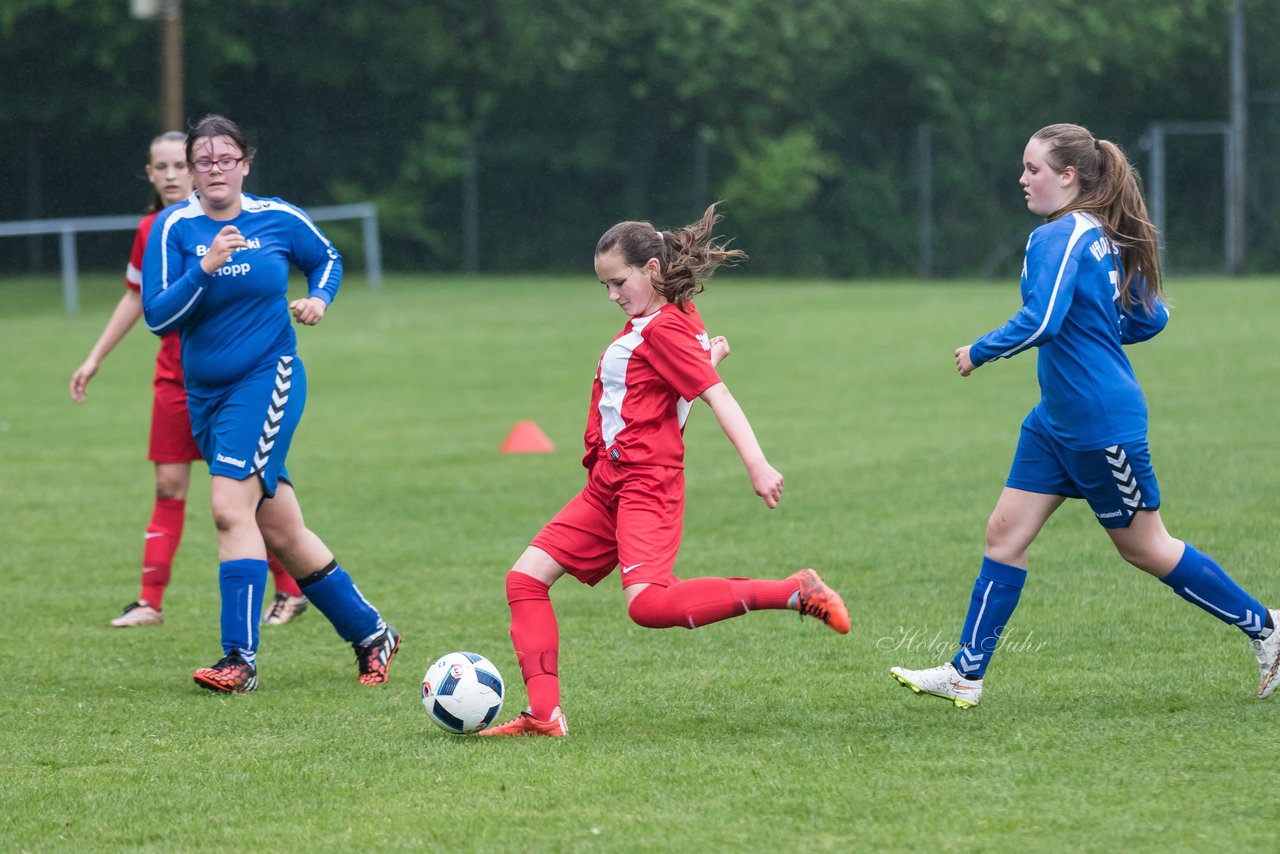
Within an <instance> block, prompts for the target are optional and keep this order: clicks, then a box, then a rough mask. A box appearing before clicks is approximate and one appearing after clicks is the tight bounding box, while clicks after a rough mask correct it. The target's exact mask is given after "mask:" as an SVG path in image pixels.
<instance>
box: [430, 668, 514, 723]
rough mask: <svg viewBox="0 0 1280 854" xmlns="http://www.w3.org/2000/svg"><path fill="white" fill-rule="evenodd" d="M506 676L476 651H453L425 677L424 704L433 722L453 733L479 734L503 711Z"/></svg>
mask: <svg viewBox="0 0 1280 854" xmlns="http://www.w3.org/2000/svg"><path fill="white" fill-rule="evenodd" d="M503 693H504V692H503V686H502V674H501V673H499V672H498V668H496V667H494V666H493V662H492V661H490V660H489V659H487V658H485V657H484V656H483V655H477V654H476V653H474V652H451V653H449V654H448V655H446V656H444V657H443V658H441V659H440V660H438V661H437V662H436V663H435V664H433V665H431V666H430V667H428V668H427V675H426V676H423V677H422V705H423V706H425V707H426V709H427V714H428V715H430V716H431V720H433V721H435V722H436V724H437V725H438V726H439V727H440V728H441V729H443V730H446V731H448V732H453V733H459V734H464V733H469V732H479V731H480V730H482V729H484V728H485V727H487V726H488V725H489V724H491V723H493V721H494V719H495V718H496V717H498V713H499V712H501V711H502V697H503Z"/></svg>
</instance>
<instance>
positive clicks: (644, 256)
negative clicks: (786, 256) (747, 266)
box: [596, 204, 747, 311]
mask: <svg viewBox="0 0 1280 854" xmlns="http://www.w3.org/2000/svg"><path fill="white" fill-rule="evenodd" d="M721 219H723V217H722V216H720V214H718V213H716V206H715V205H714V204H713V205H711V206H710V207H709V208H707V210H706V212H705V213H703V214H702V218H701V219H699V220H698V221H697V222H693V223H690V224H689V225H686V226H683V227H681V228H673V229H670V230H669V231H658V230H657V229H656V228H654V227H653V223H649V222H643V221H636V220H627V221H626V222H620V223H618V224H617V225H615V226H613V227H612V228H610V229H609V230H608V231H606V232H605V233H604V234H603V235H602V236H601V237H600V240H599V242H597V243H596V256H597V257H599V256H600V255H603V254H604V253H606V252H608V251H609V250H610V249H613V248H615V247H616V248H617V249H618V251H619V252H620V253H621V254H622V258H623V260H624V261H626V262H627V263H628V264H630V265H632V266H635V267H641V266H644V265H645V264H646V263H648V261H649V259H650V258H657V259H658V263H659V266H660V268H661V269H659V271H658V275H656V276H654V277H653V289H654V290H655V291H657V292H658V294H659V295H661V296H662V297H663V298H664V299H666V301H667V302H673V303H675V304H676V306H678V307H679V309H680V310H681V311H686V309H685V303H687V302H688V301H689V300H691V299H692V298H693V297H694V296H695V295H696V294H700V293H702V289H703V287H704V286H705V284H706V281H707V279H709V278H711V275H712V274H713V273H714V272H715V271H716V268H717V267H719V266H720V265H721V264H734V263H737V262H738V261H740V260H742V259H744V258H746V257H747V253H745V252H743V251H742V250H741V249H730V248H729V241H727V240H726V241H725V242H723V243H717V242H716V241H715V238H714V237H713V236H712V231H713V230H714V229H715V227H716V223H718V222H720V220H721Z"/></svg>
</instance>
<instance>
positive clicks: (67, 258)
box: [58, 227, 80, 317]
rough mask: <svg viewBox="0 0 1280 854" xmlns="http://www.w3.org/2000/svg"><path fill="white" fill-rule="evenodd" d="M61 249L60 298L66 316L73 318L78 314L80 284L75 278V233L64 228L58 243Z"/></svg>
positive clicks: (68, 228)
mask: <svg viewBox="0 0 1280 854" xmlns="http://www.w3.org/2000/svg"><path fill="white" fill-rule="evenodd" d="M58 242H59V243H60V244H61V248H62V298H63V300H64V301H65V302H66V305H67V315H68V316H70V317H75V316H76V315H77V314H78V313H79V312H80V282H79V281H78V279H77V278H76V233H75V230H74V229H72V228H70V227H64V228H63V229H62V234H61V236H60V238H59V241H58Z"/></svg>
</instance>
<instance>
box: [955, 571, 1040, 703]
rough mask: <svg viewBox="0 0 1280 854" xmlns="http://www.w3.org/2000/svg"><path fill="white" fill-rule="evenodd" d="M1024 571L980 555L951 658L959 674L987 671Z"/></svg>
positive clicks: (977, 674) (1015, 604)
mask: <svg viewBox="0 0 1280 854" xmlns="http://www.w3.org/2000/svg"><path fill="white" fill-rule="evenodd" d="M1026 581H1027V571H1026V570H1025V569H1020V568H1018V567H1016V566H1010V565H1009V564H1007V563H1000V562H999V561H996V560H992V559H991V558H989V557H983V558H982V570H981V572H979V573H978V580H977V581H975V582H974V583H973V595H972V596H970V597H969V613H968V614H967V615H966V616H965V618H964V629H963V630H962V631H961V632H960V651H959V652H958V653H956V657H955V658H953V659H952V660H951V663H952V664H954V665H955V668H956V670H958V671H959V672H960V675H961V676H970V677H975V678H981V677H982V674H984V673H986V672H987V665H988V664H990V663H991V656H992V654H993V653H994V652H995V651H996V645H997V643H998V642H999V640H1000V635H1001V634H1003V633H1004V627H1005V624H1006V623H1008V622H1009V618H1010V617H1012V616H1013V609H1014V608H1016V607H1018V597H1019V596H1021V595H1022V585H1023V584H1025V583H1026Z"/></svg>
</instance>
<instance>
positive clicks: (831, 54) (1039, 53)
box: [0, 0, 1280, 277]
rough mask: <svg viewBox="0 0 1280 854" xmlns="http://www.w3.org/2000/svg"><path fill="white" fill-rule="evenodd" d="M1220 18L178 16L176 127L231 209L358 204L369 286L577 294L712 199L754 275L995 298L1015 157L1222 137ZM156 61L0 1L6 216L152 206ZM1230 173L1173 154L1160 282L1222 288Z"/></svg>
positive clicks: (1252, 62)
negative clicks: (415, 275)
mask: <svg viewBox="0 0 1280 854" xmlns="http://www.w3.org/2000/svg"><path fill="white" fill-rule="evenodd" d="M1246 10H1247V20H1248V26H1249V29H1248V34H1249V39H1248V44H1249V52H1248V55H1247V68H1248V73H1249V79H1250V85H1249V89H1250V92H1251V93H1252V97H1251V99H1250V124H1249V129H1250V132H1249V137H1248V139H1249V150H1250V163H1249V167H1248V174H1249V210H1250V212H1251V214H1250V216H1249V218H1248V223H1247V228H1248V264H1249V267H1250V269H1252V270H1255V271H1256V270H1276V269H1280V239H1277V238H1280V234H1278V233H1277V232H1280V218H1277V217H1275V216H1274V214H1273V213H1272V212H1271V207H1272V205H1271V198H1272V197H1274V196H1275V195H1276V194H1277V190H1280V163H1278V162H1277V156H1276V154H1275V151H1276V149H1277V146H1276V144H1275V140H1276V137H1277V133H1280V104H1278V103H1277V96H1276V90H1280V58H1278V57H1277V56H1276V52H1275V51H1274V50H1272V49H1271V43H1272V42H1273V41H1274V32H1275V29H1276V25H1277V24H1278V23H1280V0H1248V2H1247V3H1246ZM1229 19H1230V0H1143V2H1141V3H1136V2H1135V3H1116V2H1111V0H773V1H772V2H762V0H716V2H706V0H647V1H646V2H639V3H630V4H624V3H618V2H616V0H379V2H373V3H351V4H340V3H331V2H321V0H241V2H238V3H234V4H226V3H218V2H212V0H184V2H183V23H184V33H185V63H184V65H185V79H186V113H187V116H188V118H189V120H191V121H194V120H195V119H198V118H199V117H200V116H202V115H204V114H205V113H208V112H222V113H225V114H226V115H229V116H231V117H232V118H234V119H236V120H237V121H239V122H240V123H241V124H242V126H243V127H244V128H245V129H246V131H247V132H248V134H249V136H250V139H251V141H252V142H253V143H254V144H255V145H256V146H257V147H258V148H259V154H258V158H257V160H256V161H255V163H254V168H253V173H252V174H251V176H250V184H249V189H250V191H251V192H256V193H260V194H263V195H271V196H281V197H283V198H286V199H288V200H290V201H294V202H296V203H298V204H301V205H303V206H304V207H306V206H314V205H320V204H329V203H342V202H354V201H365V200H372V201H375V202H377V203H378V205H379V208H380V211H381V227H382V243H383V254H384V258H385V261H386V263H387V265H388V266H389V267H390V268H392V269H400V270H413V271H458V270H462V269H466V268H468V267H472V268H475V269H478V270H482V271H485V272H505V271H516V272H532V271H562V270H569V269H574V270H584V271H585V270H589V269H590V254H591V251H592V249H593V247H594V242H595V239H596V237H597V236H598V235H599V234H600V233H601V232H602V231H603V230H604V229H605V228H606V227H608V226H609V225H610V224H612V223H613V222H615V221H617V220H620V219H631V218H641V219H651V220H653V221H654V222H656V223H657V224H658V225H659V226H660V227H669V226H675V225H679V224H683V223H684V222H687V221H689V220H691V219H693V218H694V217H695V216H696V215H697V214H698V213H700V211H701V209H702V207H703V206H704V205H705V204H706V203H708V202H709V201H711V200H714V199H723V200H724V203H725V213H726V215H727V220H726V222H725V223H724V225H723V226H722V228H723V230H724V232H725V233H726V234H728V235H733V236H734V237H735V238H736V244H735V245H739V246H741V247H742V248H744V249H746V250H747V251H748V252H749V253H750V254H751V256H752V259H753V260H752V262H751V264H750V265H748V268H749V269H750V270H752V271H754V272H756V273H761V274H785V275H815V276H816V275H823V276H827V275H830V276H840V277H853V276H897V275H916V274H917V273H918V272H920V270H921V258H922V257H924V258H928V259H930V260H929V270H928V272H930V273H932V274H936V275H943V276H946V275H975V274H988V275H989V274H992V273H997V272H999V273H1005V272H1008V271H1010V270H1016V265H1017V263H1018V258H1019V256H1020V251H1021V248H1022V240H1023V239H1024V238H1025V235H1026V234H1027V232H1029V230H1030V229H1031V228H1032V227H1034V225H1035V220H1034V219H1033V218H1032V217H1030V215H1028V214H1027V212H1026V211H1025V208H1024V206H1023V204H1022V201H1021V194H1020V192H1019V189H1018V186H1017V179H1018V175H1019V172H1020V166H1019V160H1020V158H1021V153H1022V148H1023V145H1024V144H1025V142H1026V139H1027V138H1028V136H1030V134H1031V133H1032V132H1034V131H1035V130H1036V129H1038V128H1039V127H1041V126H1043V125H1045V124H1049V123H1052V122H1057V121H1074V122H1079V123H1081V124H1085V125H1087V126H1089V127H1090V128H1091V129H1092V130H1093V131H1094V132H1095V133H1096V134H1097V135H1099V136H1103V137H1106V138H1109V139H1112V140H1115V141H1116V142H1118V143H1120V144H1121V145H1122V146H1123V147H1125V148H1126V150H1127V151H1128V152H1129V155H1130V158H1131V159H1132V160H1133V161H1134V162H1135V164H1136V165H1137V166H1138V167H1139V170H1140V171H1142V170H1145V168H1146V166H1147V160H1146V156H1145V153H1144V151H1143V149H1142V140H1143V136H1144V134H1145V133H1146V131H1147V128H1148V127H1149V125H1150V124H1151V123H1152V122H1154V121H1172V120H1180V121H1209V120H1212V121H1222V120H1225V119H1226V117H1227V111H1228V100H1227V85H1228V45H1229ZM159 43H160V41H159V29H158V24H157V22H155V21H143V20H134V19H132V18H131V17H130V15H129V3H128V0H74V2H72V0H6V2H5V3H4V4H3V6H2V7H0V68H3V72H2V74H3V83H0V87H3V99H2V100H0V151H3V152H4V155H5V156H4V163H5V167H6V168H4V169H3V170H0V220H14V219H27V218H35V217H54V216H87V215H97V214H120V213H126V212H130V211H135V210H140V209H141V208H142V207H143V206H145V204H146V201H147V198H148V188H147V186H146V184H145V183H144V182H143V181H142V179H141V174H142V165H143V163H144V162H145V152H146V144H147V141H148V140H149V139H150V136H151V135H152V134H154V133H157V132H159V131H161V130H164V129H165V128H161V127H160V126H159V91H160V83H159V80H158V75H159V73H160V53H159ZM1221 164H1222V151H1221V141H1220V140H1215V139H1208V138H1205V139H1199V138H1186V139H1185V140H1180V141H1179V142H1178V144H1177V145H1176V146H1172V145H1171V148H1170V153H1169V172H1168V178H1167V181H1168V186H1169V197H1168V201H1167V205H1168V210H1169V220H1168V225H1167V228H1166V232H1167V245H1168V251H1169V257H1170V265H1171V267H1172V268H1174V269H1177V268H1179V267H1181V268H1184V269H1192V268H1202V269H1212V268H1214V267H1215V265H1217V266H1219V267H1220V265H1221V258H1222V255H1221V235H1222V228H1223V225H1222V220H1223V213H1222V212H1223V184H1222V165H1221ZM926 176H927V177H926ZM926 181H927V183H924V182H926ZM922 189H927V190H928V192H927V193H925V192H922ZM926 214H929V215H930V216H931V219H929V220H927V221H928V222H931V223H932V232H931V233H930V232H928V231H925V230H923V229H922V227H921V224H922V221H925V220H923V219H922V218H923V217H924V216H925V215H926ZM327 230H328V231H330V233H331V234H333V235H334V236H335V237H336V238H338V239H339V240H341V238H342V236H343V235H344V234H345V232H344V231H343V226H341V225H337V224H335V225H333V226H331V227H328V228H327ZM352 234H354V230H353V231H352ZM1215 235H1216V237H1215ZM124 240H125V238H123V237H117V242H123V241H124ZM47 241H48V247H47V248H44V249H39V248H36V244H33V243H32V242H30V241H29V240H25V239H24V240H17V239H8V240H4V241H0V263H3V265H4V269H5V270H6V271H9V272H24V271H26V270H28V269H29V268H31V267H33V266H34V267H39V266H40V265H42V264H43V265H45V266H47V267H48V268H49V269H50V270H51V269H52V268H53V266H54V262H53V260H52V259H53V255H52V250H53V240H52V239H47ZM922 241H927V242H928V244H929V245H928V247H927V249H928V252H925V253H923V254H922V248H924V247H922ZM1215 241H1216V242H1215ZM351 243H352V244H354V241H351ZM343 245H344V246H345V245H346V242H345V241H344V243H343ZM102 254H103V255H107V254H110V253H109V252H108V251H107V250H106V249H104V250H103V252H102ZM124 254H125V250H124V249H122V250H120V251H119V252H116V253H115V254H114V255H112V256H111V257H106V258H102V259H101V260H102V261H103V263H102V265H101V267H102V268H103V269H114V268H115V267H117V266H119V264H121V263H123V262H122V260H121V259H122V258H123V257H124ZM87 256H92V257H87ZM95 259H96V255H95V254H94V253H84V252H82V261H84V262H85V264H86V266H93V265H94V264H95Z"/></svg>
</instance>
